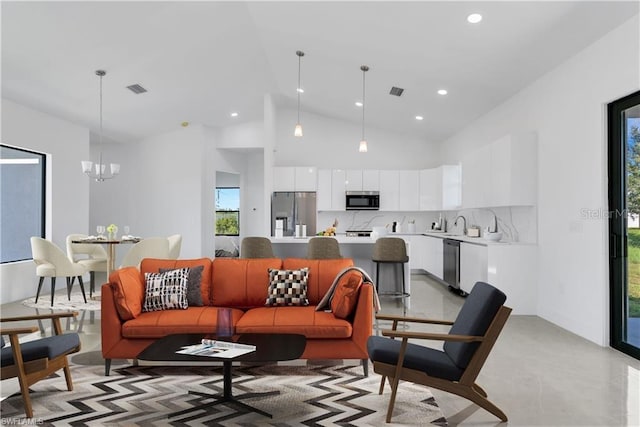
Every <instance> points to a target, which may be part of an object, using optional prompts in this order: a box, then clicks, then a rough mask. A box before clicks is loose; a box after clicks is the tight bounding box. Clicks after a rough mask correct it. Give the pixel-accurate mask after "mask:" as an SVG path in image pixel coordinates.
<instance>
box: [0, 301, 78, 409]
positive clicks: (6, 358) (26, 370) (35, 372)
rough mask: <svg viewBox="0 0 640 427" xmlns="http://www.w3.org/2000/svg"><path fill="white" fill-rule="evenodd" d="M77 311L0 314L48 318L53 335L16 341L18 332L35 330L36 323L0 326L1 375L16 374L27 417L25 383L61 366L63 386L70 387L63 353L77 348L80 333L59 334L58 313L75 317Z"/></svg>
mask: <svg viewBox="0 0 640 427" xmlns="http://www.w3.org/2000/svg"><path fill="white" fill-rule="evenodd" d="M77 315H78V313H77V312H57V313H51V314H42V315H34V316H21V317H6V318H0V322H2V323H5V322H23V321H28V320H38V321H40V320H43V319H51V321H52V323H53V332H54V334H55V335H53V336H50V337H45V338H40V339H37V340H33V341H28V342H25V343H20V341H19V340H18V335H20V334H28V333H33V332H37V331H38V330H39V329H38V327H37V326H31V327H25V326H22V327H17V328H5V327H4V326H1V327H0V335H2V337H0V341H1V343H0V344H1V345H2V350H1V352H2V353H1V354H2V364H1V368H0V374H1V379H2V380H5V379H8V378H18V382H19V383H20V391H21V393H22V400H23V401H24V411H25V414H26V415H27V418H32V417H33V409H32V407H31V398H30V397H29V387H30V386H32V385H33V384H35V383H36V382H38V381H40V380H41V379H43V378H47V377H48V376H50V375H51V374H53V373H54V372H56V371H57V370H59V369H64V377H65V379H66V381H67V390H69V391H71V390H73V381H72V380H71V371H70V370H69V361H68V360H67V355H69V354H72V353H76V352H78V351H80V337H79V336H78V334H76V333H69V334H63V333H62V327H61V325H60V318H62V317H76V316H77ZM4 335H8V336H9V342H10V343H11V346H10V347H8V346H5V344H6V343H5V341H4V337H3V336H4Z"/></svg>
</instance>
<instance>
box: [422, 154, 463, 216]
mask: <svg viewBox="0 0 640 427" xmlns="http://www.w3.org/2000/svg"><path fill="white" fill-rule="evenodd" d="M419 175H420V199H419V208H420V210H421V211H433V210H452V209H458V208H460V206H461V195H462V193H461V192H462V188H461V185H462V183H461V180H460V179H461V178H460V165H443V166H439V167H437V168H433V169H423V170H421V171H420V172H419Z"/></svg>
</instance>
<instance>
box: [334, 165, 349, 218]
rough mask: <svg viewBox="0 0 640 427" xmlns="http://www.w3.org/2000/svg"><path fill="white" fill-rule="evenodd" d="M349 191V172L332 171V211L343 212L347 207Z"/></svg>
mask: <svg viewBox="0 0 640 427" xmlns="http://www.w3.org/2000/svg"><path fill="white" fill-rule="evenodd" d="M346 191H347V172H346V171H345V170H344V169H334V170H332V171H331V210H334V211H343V210H345V209H346V207H345V201H346V197H345V192H346Z"/></svg>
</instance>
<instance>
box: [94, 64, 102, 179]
mask: <svg viewBox="0 0 640 427" xmlns="http://www.w3.org/2000/svg"><path fill="white" fill-rule="evenodd" d="M96 74H98V76H100V155H99V157H98V177H99V178H102V77H104V71H102V72H100V71H97V72H96Z"/></svg>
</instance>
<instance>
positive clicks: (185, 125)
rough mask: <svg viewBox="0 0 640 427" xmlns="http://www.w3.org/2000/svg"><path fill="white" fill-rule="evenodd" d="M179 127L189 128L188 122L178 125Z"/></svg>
mask: <svg viewBox="0 0 640 427" xmlns="http://www.w3.org/2000/svg"><path fill="white" fill-rule="evenodd" d="M180 126H182V127H183V128H186V127H187V126H189V122H182V123H180Z"/></svg>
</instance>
